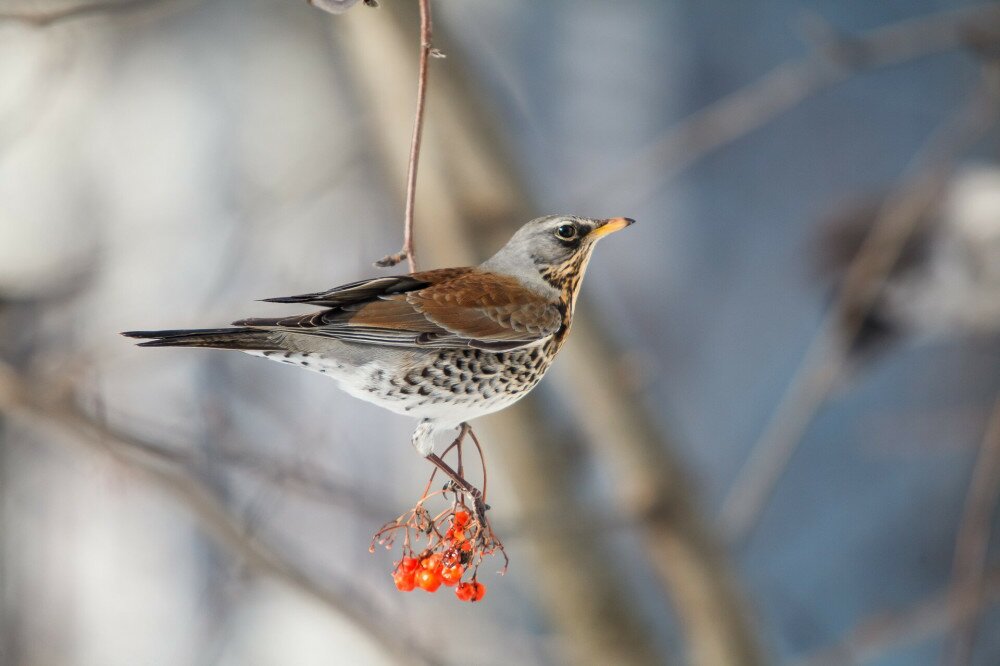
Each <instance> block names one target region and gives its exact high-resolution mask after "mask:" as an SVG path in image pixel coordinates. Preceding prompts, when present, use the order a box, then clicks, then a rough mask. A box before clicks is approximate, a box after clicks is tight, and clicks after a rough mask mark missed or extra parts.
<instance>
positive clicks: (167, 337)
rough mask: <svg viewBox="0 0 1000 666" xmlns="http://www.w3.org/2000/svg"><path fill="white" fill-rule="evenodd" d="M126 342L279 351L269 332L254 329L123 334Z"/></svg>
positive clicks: (204, 329)
mask: <svg viewBox="0 0 1000 666" xmlns="http://www.w3.org/2000/svg"><path fill="white" fill-rule="evenodd" d="M122 335H124V336H125V337H127V338H149V341H148V342H140V343H139V346H140V347H211V348H213V349H244V350H258V351H259V350H277V349H281V347H279V346H278V345H277V344H276V343H275V342H274V340H273V339H272V338H271V333H270V332H269V331H261V330H260V329H255V328H203V329H180V330H174V331H170V330H167V331H125V332H124V333H122Z"/></svg>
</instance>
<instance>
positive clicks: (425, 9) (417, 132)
mask: <svg viewBox="0 0 1000 666" xmlns="http://www.w3.org/2000/svg"><path fill="white" fill-rule="evenodd" d="M418 2H419V3H420V69H419V72H418V73H417V109H416V112H415V113H414V116H413V136H412V137H411V139H410V159H409V163H408V164H407V168H406V211H405V213H404V214H403V249H402V250H400V251H399V252H397V253H396V254H390V255H388V256H386V257H382V258H381V259H379V260H378V261H376V262H375V265H376V266H380V267H382V268H388V267H390V266H395V265H396V264H398V263H399V262H401V261H402V260H403V259H406V261H407V263H408V264H409V267H410V272H411V273H415V272H416V271H417V255H416V249H415V248H414V241H413V206H414V202H415V201H416V197H417V165H418V164H419V162H420V143H421V138H422V137H423V131H424V105H425V102H426V99H427V71H428V63H429V61H430V57H431V51H432V49H433V46H432V44H431V37H432V27H433V26H432V24H431V3H430V0H418Z"/></svg>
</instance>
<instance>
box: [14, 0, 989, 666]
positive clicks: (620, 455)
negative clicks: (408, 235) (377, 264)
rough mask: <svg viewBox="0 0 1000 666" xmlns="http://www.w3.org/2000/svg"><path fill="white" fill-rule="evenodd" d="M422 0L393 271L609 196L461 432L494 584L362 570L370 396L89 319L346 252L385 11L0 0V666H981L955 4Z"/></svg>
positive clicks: (977, 278)
mask: <svg viewBox="0 0 1000 666" xmlns="http://www.w3.org/2000/svg"><path fill="white" fill-rule="evenodd" d="M87 3H89V4H87ZM432 8H433V11H434V25H435V34H434V44H435V46H436V47H437V48H439V49H440V50H441V51H442V53H443V54H444V55H445V56H446V57H445V58H444V59H434V60H432V62H431V73H430V88H429V93H428V94H429V102H428V109H427V114H428V115H427V128H426V134H425V143H424V151H423V155H422V159H421V162H420V176H419V187H418V194H417V206H416V211H417V213H416V220H417V224H416V244H417V258H418V262H419V265H420V267H421V268H433V267H439V266H448V265H462V264H466V263H469V262H477V261H480V260H482V259H483V258H485V257H487V256H488V255H489V254H491V253H492V252H493V251H495V250H496V249H497V248H498V247H499V246H500V245H502V243H503V242H504V241H505V240H506V238H507V237H508V236H509V235H510V234H511V233H512V231H513V230H514V229H515V228H517V226H519V225H520V224H521V223H523V222H524V221H526V220H527V219H530V218H532V217H536V216H538V215H542V214H549V213H578V214H582V215H588V216H595V217H596V216H612V215H627V216H630V217H634V218H636V219H637V220H638V221H639V224H637V225H636V226H635V227H633V228H631V229H629V230H628V232H627V233H624V234H621V235H617V236H615V237H614V239H612V240H610V241H609V242H607V243H604V244H602V246H601V248H600V249H599V250H598V251H597V253H596V256H595V258H594V261H593V262H592V263H591V265H590V270H589V276H588V279H587V280H586V282H585V286H584V289H583V291H584V294H583V298H582V300H581V304H580V308H579V311H580V313H581V314H580V317H581V320H580V321H578V323H577V324H576V326H575V327H574V332H573V336H571V338H570V342H569V344H568V346H567V349H565V350H564V351H563V353H562V355H561V357H560V359H559V361H558V362H557V363H556V365H555V367H554V369H553V371H552V372H551V373H549V376H548V377H547V378H546V380H545V381H544V382H543V383H542V385H541V386H540V387H539V388H538V389H537V390H536V391H535V392H534V394H533V395H532V397H531V398H530V399H528V400H525V401H523V402H521V403H519V404H518V405H517V406H516V407H514V408H512V409H510V410H507V411H506V412H503V413H500V414H497V415H493V416H491V417H488V418H485V419H482V420H481V422H478V423H476V424H475V426H476V429H477V432H478V433H479V435H480V438H481V439H482V440H483V441H484V445H485V449H486V454H487V460H488V464H489V469H490V490H489V499H490V503H491V505H492V507H493V509H492V511H491V514H492V516H493V521H494V526H495V527H496V528H497V530H498V532H499V534H500V536H501V537H502V538H503V539H504V542H505V545H506V550H507V553H508V555H509V556H510V559H511V564H510V568H509V571H508V572H507V574H506V575H505V576H503V577H500V576H498V575H495V574H494V573H493V569H491V568H489V566H488V567H487V568H486V569H484V570H483V572H482V573H481V576H480V579H481V580H482V581H483V582H485V583H486V584H487V586H488V588H489V593H488V595H487V597H486V599H485V601H484V603H482V604H477V605H467V604H462V603H459V602H458V601H457V600H455V599H454V598H452V596H451V594H450V593H447V592H446V593H444V594H436V595H433V596H431V595H427V594H425V593H423V592H421V591H416V592H413V593H411V594H402V593H399V592H398V591H396V589H395V588H394V586H393V584H392V580H391V578H390V575H389V574H390V572H391V570H392V567H393V560H394V559H395V558H396V557H397V556H398V552H388V551H385V550H383V549H376V550H375V552H374V554H370V553H369V550H368V547H369V542H370V539H371V535H372V534H373V532H374V531H375V530H376V529H377V528H378V527H379V526H380V525H381V524H382V523H384V522H385V521H386V520H389V519H391V518H393V517H394V516H395V515H397V514H398V513H400V512H401V511H403V510H404V509H405V508H407V507H408V506H411V505H412V503H413V502H414V501H415V500H416V499H417V498H418V497H419V494H420V492H421V490H422V489H423V486H424V483H425V482H426V477H427V474H428V473H429V469H428V465H427V464H426V462H425V461H423V460H422V459H420V458H419V456H417V455H416V454H415V453H414V451H413V450H412V448H411V446H410V444H409V437H410V432H411V430H412V427H413V423H411V422H410V421H408V420H407V419H405V418H401V417H398V416H395V415H391V414H388V413H387V412H383V411H380V410H379V409H378V408H376V407H373V406H371V405H368V404H365V403H361V402H359V401H356V400H354V399H352V398H350V397H348V396H347V395H345V394H343V393H341V392H339V391H338V390H337V388H336V387H335V385H334V384H333V383H332V382H329V381H325V380H324V379H323V378H321V377H320V376H319V375H317V374H313V373H307V372H302V371H300V370H297V369H293V368H289V367H286V366H282V365H279V364H276V363H264V362H262V361H261V360H259V359H253V358H250V357H248V356H244V355H240V354H232V353H223V352H216V351H209V352H206V351H200V350H146V349H138V348H136V347H134V346H133V345H132V344H131V343H130V342H129V341H128V340H125V339H122V338H120V337H119V336H118V335H117V333H118V332H119V331H123V330H130V329H156V328H183V327H203V326H217V325H223V324H226V323H227V322H229V321H231V320H234V319H238V318H241V317H245V316H267V315H269V314H271V313H280V312H287V310H286V309H283V308H282V307H281V306H276V305H273V304H265V303H255V302H254V300H255V299H259V298H265V297H270V296H281V295H287V294H296V293H303V292H307V291H315V290H321V289H324V288H327V287H330V286H334V285H337V284H341V283H344V282H349V281H353V280H356V279H359V278H361V277H366V276H372V275H377V274H378V272H379V270H380V269H376V268H374V267H373V266H372V262H373V261H374V260H375V259H377V258H379V257H381V256H383V255H385V254H387V253H390V252H393V251H395V250H397V249H398V247H399V243H400V241H401V235H402V208H403V207H402V201H403V185H404V175H405V170H406V156H407V154H408V151H409V137H410V131H411V127H412V122H413V117H412V116H413V100H414V93H415V88H416V78H415V77H416V63H417V55H418V44H419V41H418V33H417V18H418V17H417V7H416V2H409V1H408V0H383V1H382V3H381V6H380V7H379V8H376V9H373V8H369V7H365V6H364V5H363V4H360V3H359V4H358V5H357V6H355V7H353V8H351V9H350V10H349V11H347V12H346V13H344V14H341V15H337V16H333V15H330V14H327V13H324V12H322V11H320V10H318V9H315V8H312V7H310V6H308V4H307V3H306V2H304V1H303V2H299V1H297V0H119V1H117V2H116V1H110V2H105V1H98V0H86V3H85V0H65V1H64V0H51V1H45V2H42V1H34V2H32V1H28V0H24V1H21V0H3V1H2V2H0V410H2V411H0V663H2V664H4V665H7V664H9V665H11V666H15V665H17V666H20V665H44V664H79V665H94V666H112V665H118V664H122V665H136V664H142V665H160V664H163V665H173V664H205V665H207V664H224V665H237V664H239V665H243V664H248V665H261V666H264V665H272V664H296V665H307V664H409V663H441V664H449V663H456V664H457V663H465V664H510V663H515V664H684V663H691V664H699V665H708V666H716V665H724V664H751V665H754V664H878V665H880V666H890V665H892V666H896V665H903V664H938V663H945V664H982V665H992V664H996V663H1000V606H998V605H997V602H998V601H1000V570H998V569H997V564H996V562H997V552H996V550H997V548H996V543H995V542H996V541H997V539H996V538H993V537H992V536H991V535H992V532H993V530H992V528H993V527H995V526H996V523H997V521H996V520H995V519H994V513H993V509H994V505H995V504H996V500H997V495H998V484H1000V409H998V408H997V404H998V403H997V397H998V394H1000V354H998V351H1000V345H998V342H1000V163H998V159H1000V153H998V142H997V139H998V138H1000V135H998V132H997V128H996V127H995V125H994V123H995V121H996V120H997V119H998V114H997V108H998V107H997V104H998V102H997V95H998V94H1000V86H998V76H997V66H996V61H995V58H996V57H997V56H998V55H1000V50H998V48H1000V8H998V6H997V5H995V4H980V3H973V2H963V1H959V0H907V1H905V2H903V1H896V0H893V1H888V0H886V1H883V2H877V3H876V2H860V1H851V2H844V1H843V0H813V1H811V2H802V1H798V2H793V1H786V0H774V1H771V2H740V3H733V2H725V1H722V0H700V1H697V2H696V1H694V0H668V1H662V0H645V1H642V0H629V1H626V2H613V3H611V2H600V1H597V0H586V1H581V0H573V1H572V2H570V1H569V0H560V1H555V0H553V1H551V2H529V1H528V0H507V1H505V2H488V1H487V0H434V1H433V3H432ZM400 268H402V267H400ZM991 544H992V547H991ZM493 564H495V568H496V569H499V568H500V566H501V564H502V563H501V562H489V563H488V565H493Z"/></svg>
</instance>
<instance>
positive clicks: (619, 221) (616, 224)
mask: <svg viewBox="0 0 1000 666" xmlns="http://www.w3.org/2000/svg"><path fill="white" fill-rule="evenodd" d="M630 224H635V220H633V219H632V218H630V217H612V218H610V219H608V220H604V223H603V224H601V226H599V227H597V228H596V229H594V230H593V231H591V232H590V235H591V236H592V237H593V238H594V240H597V239H599V238H603V237H605V236H607V235H608V234H613V233H615V232H616V231H621V230H622V229H624V228H625V227H627V226H629V225H630Z"/></svg>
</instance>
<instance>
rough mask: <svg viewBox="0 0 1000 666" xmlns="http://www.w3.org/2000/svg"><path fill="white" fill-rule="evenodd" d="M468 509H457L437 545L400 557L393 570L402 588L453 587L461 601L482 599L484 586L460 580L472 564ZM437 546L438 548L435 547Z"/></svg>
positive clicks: (406, 589) (398, 585)
mask: <svg viewBox="0 0 1000 666" xmlns="http://www.w3.org/2000/svg"><path fill="white" fill-rule="evenodd" d="M469 519H470V517H469V512H468V511H456V512H455V514H454V515H453V516H452V520H451V527H449V528H448V531H447V532H446V533H445V535H444V538H443V539H441V540H440V541H439V542H438V543H437V544H435V546H436V548H433V549H432V548H428V549H427V550H426V551H425V552H424V553H423V555H422V556H421V557H419V558H417V557H410V556H407V557H403V559H402V560H400V561H399V564H397V565H396V570H395V571H394V572H393V574H392V578H393V580H394V581H395V582H396V587H397V588H398V589H399V590H400V591H402V592H412V591H413V590H414V589H416V588H418V587H419V588H420V589H422V590H426V591H427V592H436V591H437V589H438V588H439V587H441V586H442V585H444V586H445V587H454V588H455V596H456V597H458V598H459V599H460V600H461V601H482V599H483V597H484V596H486V586H485V585H483V584H482V583H480V582H478V581H477V580H476V576H475V573H473V576H472V580H470V581H467V582H464V583H463V582H462V576H464V575H465V574H466V572H467V571H468V570H469V569H470V568H473V567H471V566H470V565H472V564H473V562H472V560H473V545H472V542H471V541H470V540H469V539H468V535H467V534H466V528H467V527H468V525H469ZM438 548H440V550H439V551H438V552H433V551H434V550H436V549H438Z"/></svg>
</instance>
